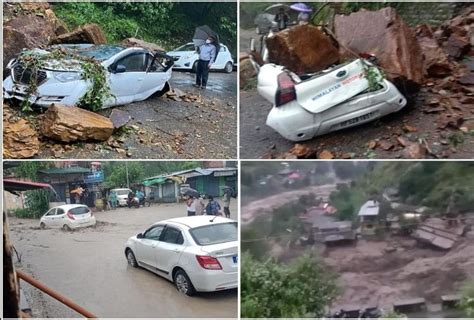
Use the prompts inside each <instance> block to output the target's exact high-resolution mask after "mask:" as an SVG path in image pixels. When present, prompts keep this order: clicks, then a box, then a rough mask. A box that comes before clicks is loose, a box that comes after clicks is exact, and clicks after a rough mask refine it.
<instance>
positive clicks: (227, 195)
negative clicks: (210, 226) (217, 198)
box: [224, 188, 232, 218]
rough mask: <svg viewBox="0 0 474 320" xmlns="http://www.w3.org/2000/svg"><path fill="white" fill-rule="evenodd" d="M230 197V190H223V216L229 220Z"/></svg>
mask: <svg viewBox="0 0 474 320" xmlns="http://www.w3.org/2000/svg"><path fill="white" fill-rule="evenodd" d="M231 197H232V189H230V188H227V189H225V190H224V214H225V217H226V218H230V209H229V207H230V198H231Z"/></svg>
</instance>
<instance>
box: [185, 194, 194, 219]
mask: <svg viewBox="0 0 474 320" xmlns="http://www.w3.org/2000/svg"><path fill="white" fill-rule="evenodd" d="M186 209H187V211H188V217H189V216H195V215H196V199H194V198H193V197H191V196H190V197H189V198H188V200H187V201H186Z"/></svg>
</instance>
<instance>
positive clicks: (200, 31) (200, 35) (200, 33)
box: [193, 25, 219, 47]
mask: <svg viewBox="0 0 474 320" xmlns="http://www.w3.org/2000/svg"><path fill="white" fill-rule="evenodd" d="M209 37H213V38H214V39H215V41H214V45H216V47H218V45H219V35H218V34H217V33H216V32H214V31H213V30H212V29H211V28H209V27H208V26H206V25H204V26H200V27H197V28H196V29H195V30H194V36H193V43H194V45H195V46H196V47H200V46H202V45H203V44H204V43H206V39H207V38H209Z"/></svg>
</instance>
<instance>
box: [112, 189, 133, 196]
mask: <svg viewBox="0 0 474 320" xmlns="http://www.w3.org/2000/svg"><path fill="white" fill-rule="evenodd" d="M129 192H130V191H129V190H117V191H115V193H116V194H117V195H118V196H126V195H128V193H129Z"/></svg>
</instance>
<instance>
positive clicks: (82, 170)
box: [38, 167, 91, 174]
mask: <svg viewBox="0 0 474 320" xmlns="http://www.w3.org/2000/svg"><path fill="white" fill-rule="evenodd" d="M38 172H41V173H45V174H68V173H90V172H91V169H87V168H83V167H71V168H50V169H41V170H38Z"/></svg>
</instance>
